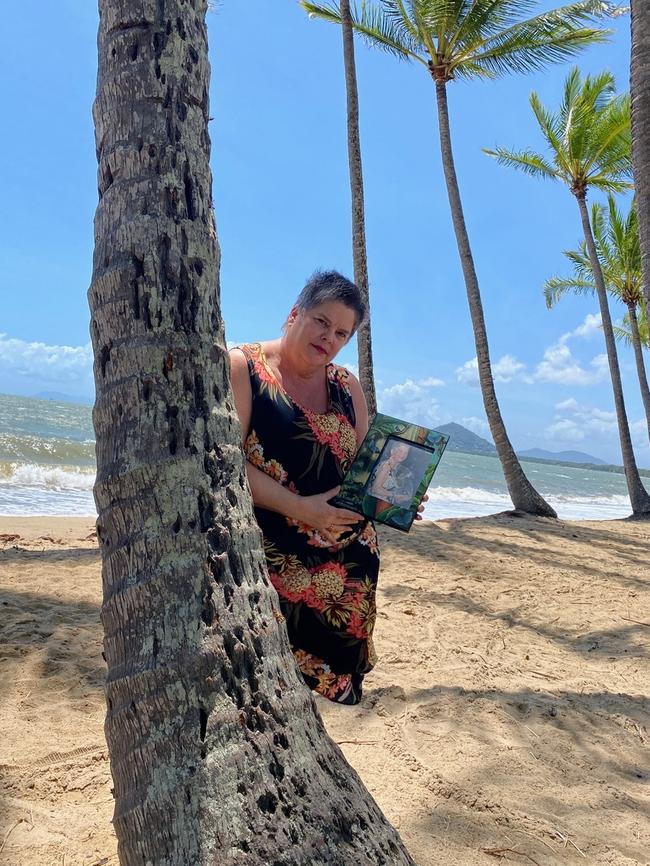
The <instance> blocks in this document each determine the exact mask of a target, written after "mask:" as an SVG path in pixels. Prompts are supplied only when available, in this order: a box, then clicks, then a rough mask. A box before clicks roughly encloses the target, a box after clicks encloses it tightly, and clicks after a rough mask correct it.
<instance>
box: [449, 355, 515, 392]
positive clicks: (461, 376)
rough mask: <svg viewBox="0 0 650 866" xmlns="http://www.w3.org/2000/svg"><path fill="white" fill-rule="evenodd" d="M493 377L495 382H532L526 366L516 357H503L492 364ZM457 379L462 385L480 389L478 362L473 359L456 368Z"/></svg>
mask: <svg viewBox="0 0 650 866" xmlns="http://www.w3.org/2000/svg"><path fill="white" fill-rule="evenodd" d="M492 375H493V376H494V381H495V382H512V381H513V380H514V379H519V380H521V381H522V382H526V383H530V382H531V381H532V380H531V379H530V377H529V376H528V375H526V365H525V364H522V362H521V361H518V360H517V359H516V358H515V357H514V355H503V356H502V357H501V358H499V360H498V361H496V362H495V363H493V364H492ZM456 378H457V380H458V381H459V382H460V383H461V384H462V385H471V386H472V387H478V384H479V379H478V361H477V359H476V358H472V359H471V361H465V363H464V364H463V365H462V366H461V367H457V368H456Z"/></svg>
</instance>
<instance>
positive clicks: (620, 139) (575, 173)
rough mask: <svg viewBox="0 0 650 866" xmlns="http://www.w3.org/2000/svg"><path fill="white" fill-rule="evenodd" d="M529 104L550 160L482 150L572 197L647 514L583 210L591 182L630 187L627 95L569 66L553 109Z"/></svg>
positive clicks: (637, 503)
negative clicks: (558, 185) (558, 184)
mask: <svg viewBox="0 0 650 866" xmlns="http://www.w3.org/2000/svg"><path fill="white" fill-rule="evenodd" d="M530 104H531V107H532V109H533V113H534V114H535V117H536V119H537V122H538V123H539V126H540V129H541V131H542V135H543V136H544V138H545V140H546V143H547V145H548V149H549V151H550V159H548V158H546V157H545V156H543V155H541V154H538V153H535V152H534V151H532V150H524V151H521V152H518V153H514V152H511V151H508V150H505V149H504V148H497V149H496V150H486V153H488V154H489V155H490V156H493V157H496V159H497V160H498V161H499V162H500V163H501V164H502V165H508V166H512V167H513V168H518V169H521V170H522V171H525V172H526V173H527V174H530V175H532V176H533V177H539V178H547V179H550V180H559V181H561V182H562V183H565V184H566V185H567V186H568V187H569V190H570V191H571V192H572V193H573V195H574V196H575V199H576V201H577V203H578V208H579V211H580V218H581V221H582V230H583V233H584V239H585V246H586V248H587V252H588V255H589V262H590V265H591V272H592V274H593V279H594V285H595V288H596V294H597V296H598V303H599V306H600V312H601V316H602V322H603V333H604V335H605V345H606V347H607V360H608V363H609V371H610V374H611V378H612V388H613V390H614V403H615V405H616V417H617V421H618V430H619V436H620V440H621V451H622V454H623V466H624V468H625V477H626V480H627V488H628V492H629V494H630V502H631V503H632V512H633V516H635V517H650V496H648V493H647V492H646V490H645V489H644V487H643V484H642V483H641V478H640V476H639V471H638V469H637V465H636V460H635V458H634V451H633V449H632V439H631V437H630V427H629V424H628V420H627V413H626V411H625V401H624V399H623V385H622V382H621V373H620V370H619V365H618V355H617V353H616V342H615V339H614V331H613V328H612V319H611V316H610V313H609V306H608V303H607V289H606V285H605V276H604V274H603V269H602V267H601V264H600V260H599V258H598V250H597V249H596V243H595V241H594V236H593V233H592V228H591V222H590V220H589V211H588V209H587V192H588V190H589V188H590V187H593V188H595V189H599V190H602V191H604V192H607V193H616V192H622V191H623V190H625V189H629V188H630V187H631V186H632V184H631V183H630V182H629V180H628V179H629V177H630V176H631V173H632V167H631V158H630V100H629V98H628V97H627V96H616V94H615V84H614V78H613V76H612V75H611V73H609V72H603V73H602V74H600V75H597V76H594V77H592V76H587V77H586V78H585V79H584V80H583V79H582V77H581V75H580V71H579V70H578V69H573V70H572V71H571V72H570V74H569V75H568V77H567V79H566V82H565V85H564V98H563V101H562V105H561V106H560V109H559V111H558V112H557V113H556V114H552V113H551V112H550V111H548V110H547V109H546V108H545V107H544V106H543V105H542V103H541V102H540V100H539V97H538V96H537V94H536V93H532V94H531V97H530Z"/></svg>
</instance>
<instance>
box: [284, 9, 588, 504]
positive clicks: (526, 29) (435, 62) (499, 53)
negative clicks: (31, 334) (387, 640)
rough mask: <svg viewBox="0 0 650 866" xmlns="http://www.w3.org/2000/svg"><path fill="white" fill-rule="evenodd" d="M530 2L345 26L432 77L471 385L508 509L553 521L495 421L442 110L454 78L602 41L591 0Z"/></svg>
mask: <svg viewBox="0 0 650 866" xmlns="http://www.w3.org/2000/svg"><path fill="white" fill-rule="evenodd" d="M301 5H302V6H303V8H304V9H306V11H307V12H308V13H309V14H310V15H315V16H317V17H320V18H323V19H325V20H327V21H331V22H335V23H341V11H340V7H339V4H337V3H335V2H330V3H326V4H318V3H313V2H309V0H301ZM535 6H536V3H535V2H534V0H473V2H471V3H470V2H467V0H380V2H378V3H371V2H364V3H362V5H361V10H360V11H358V12H356V11H355V12H353V26H354V28H355V29H356V30H357V31H358V32H359V33H361V34H362V35H363V36H365V37H366V39H367V40H368V41H369V42H370V43H371V44H373V45H376V46H377V47H379V48H382V49H384V50H386V51H388V52H389V53H391V54H393V55H395V56H397V57H398V58H400V59H403V60H407V61H414V62H415V63H418V64H420V65H421V66H422V67H423V68H424V69H425V70H426V72H427V73H428V74H429V75H430V77H431V78H432V80H433V82H434V84H435V89H436V99H437V105H438V124H439V133H440V147H441V151H442V162H443V167H444V173H445V181H446V185H447V194H448V197H449V204H450V207H451V215H452V222H453V226H454V231H455V234H456V242H457V245H458V252H459V255H460V261H461V266H462V269H463V276H464V279H465V286H466V289H467V298H468V302H469V309H470V315H471V319H472V326H473V329H474V341H475V345H476V357H477V361H478V373H479V381H480V384H481V392H482V395H483V403H484V406H485V413H486V416H487V419H488V423H489V425H490V431H491V433H492V437H493V439H494V444H495V445H496V449H497V454H498V456H499V459H500V460H501V465H502V467H503V472H504V475H505V478H506V483H507V485H508V491H509V493H510V497H511V499H512V501H513V504H514V506H515V508H517V509H519V510H521V511H526V512H529V513H532V514H541V515H545V516H550V517H555V516H556V514H555V511H554V510H553V509H552V508H551V506H550V505H549V504H548V503H547V502H546V501H545V500H544V499H543V498H542V497H541V496H540V494H539V493H538V492H537V491H536V490H535V489H534V488H533V486H532V484H531V483H530V481H529V480H528V479H527V478H526V476H525V474H524V472H523V469H522V468H521V465H520V463H519V460H518V459H517V456H516V454H515V451H514V448H513V447H512V444H511V442H510V440H509V438H508V434H507V431H506V428H505V424H504V422H503V418H502V416H501V410H500V408H499V404H498V401H497V395H496V389H495V387H494V378H493V375H492V368H491V365H490V352H489V347H488V339H487V330H486V326H485V317H484V314H483V304H482V300H481V294H480V290H479V283H478V278H477V275H476V269H475V267H474V259H473V256H472V250H471V247H470V242H469V236H468V233H467V227H466V225H465V217H464V214H463V207H462V203H461V198H460V190H459V186H458V179H457V177H456V168H455V165H454V155H453V150H452V143H451V130H450V124H449V113H448V108H447V85H448V83H449V82H450V81H453V80H454V79H457V78H464V79H472V78H483V79H485V78H496V77H498V76H500V75H504V74H506V73H509V72H529V71H532V70H536V69H540V68H543V67H544V66H547V65H549V64H550V63H554V62H558V61H562V60H565V59H566V58H568V57H572V56H573V55H575V54H576V53H577V52H578V51H580V50H581V49H582V48H583V47H585V46H587V45H590V44H592V43H594V42H599V41H603V40H604V38H605V33H604V31H602V30H598V29H596V28H593V27H589V26H587V23H588V21H589V20H590V19H591V16H592V14H594V13H595V12H598V11H599V9H600V4H599V3H598V2H593V0H585V2H578V3H571V4H569V5H568V6H565V7H563V8H562V9H557V10H554V11H552V12H544V13H541V14H539V15H537V16H535V17H533V18H530V19H525V17H524V16H525V15H526V13H528V12H530V11H531V10H532V9H533V8H534V7H535Z"/></svg>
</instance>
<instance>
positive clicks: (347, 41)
mask: <svg viewBox="0 0 650 866" xmlns="http://www.w3.org/2000/svg"><path fill="white" fill-rule="evenodd" d="M341 29H342V32H343V60H344V63H345V91H346V96H347V111H348V160H349V163H350V190H351V193H352V256H353V261H354V282H355V283H356V284H357V286H358V287H359V288H360V289H361V294H362V295H363V298H364V300H365V302H366V304H367V306H368V315H367V317H366V321H365V322H364V323H363V324H362V325H361V327H360V328H359V330H358V331H357V349H358V354H359V381H360V383H361V387H362V388H363V393H364V394H365V396H366V402H367V403H368V412H369V414H370V417H371V418H372V417H373V416H374V415H375V413H376V412H377V395H376V392H375V375H374V367H373V361H372V333H371V323H370V285H369V279H368V256H367V251H366V221H365V212H364V211H365V207H364V194H363V169H362V165H361V144H360V140H359V94H358V92H357V72H356V64H355V60H354V33H353V30H352V17H351V15H350V0H341Z"/></svg>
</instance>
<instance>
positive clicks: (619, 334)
mask: <svg viewBox="0 0 650 866" xmlns="http://www.w3.org/2000/svg"><path fill="white" fill-rule="evenodd" d="M646 309H647V308H646V303H645V298H642V299H641V301H640V302H639V310H638V313H637V326H638V330H639V338H640V340H641V348H642V349H646V350H647V349H650V331H648V314H647V312H646ZM614 336H615V337H616V339H617V340H618V341H619V342H623V343H625V345H626V346H631V345H632V327H631V325H630V319H629V317H628V315H627V313H626V314H625V315H624V316H623V321H622V322H621V324H620V325H614Z"/></svg>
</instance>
